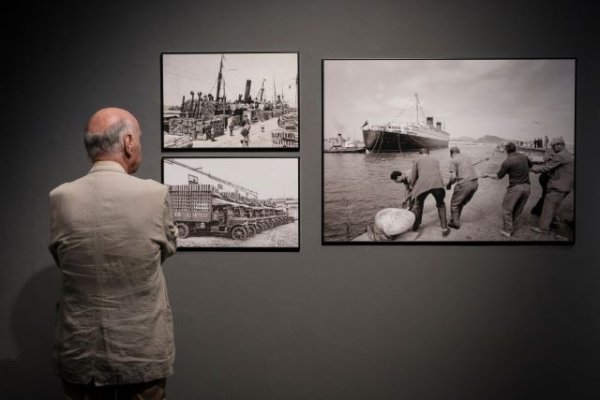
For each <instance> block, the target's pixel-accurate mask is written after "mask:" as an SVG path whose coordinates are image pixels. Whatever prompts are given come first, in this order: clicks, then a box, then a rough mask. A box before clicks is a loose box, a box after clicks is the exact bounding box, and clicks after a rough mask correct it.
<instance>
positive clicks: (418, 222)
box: [411, 201, 423, 231]
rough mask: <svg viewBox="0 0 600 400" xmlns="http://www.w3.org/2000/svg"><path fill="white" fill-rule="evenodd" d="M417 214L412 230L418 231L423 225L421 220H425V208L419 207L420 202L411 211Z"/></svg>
mask: <svg viewBox="0 0 600 400" xmlns="http://www.w3.org/2000/svg"><path fill="white" fill-rule="evenodd" d="M411 211H412V212H413V213H414V214H415V223H414V224H413V227H412V230H413V231H416V230H418V229H419V226H420V225H421V218H423V208H421V207H420V206H419V202H418V201H417V202H415V205H414V207H413V208H412V210H411Z"/></svg>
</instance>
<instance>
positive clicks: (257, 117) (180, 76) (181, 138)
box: [161, 53, 300, 151]
mask: <svg viewBox="0 0 600 400" xmlns="http://www.w3.org/2000/svg"><path fill="white" fill-rule="evenodd" d="M298 63H299V58H298V53H163V54H162V55H161V69H162V134H163V135H162V137H163V141H162V147H163V149H164V150H177V149H180V150H185V151H189V150H191V151H196V150H197V151H202V150H226V151H231V150H239V151H248V150H252V149H254V150H289V151H297V150H298V148H299V140H300V138H299V133H300V132H299V116H298V103H299V102H298V85H299V75H298Z"/></svg>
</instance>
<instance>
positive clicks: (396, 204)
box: [322, 58, 576, 244]
mask: <svg viewBox="0 0 600 400" xmlns="http://www.w3.org/2000/svg"><path fill="white" fill-rule="evenodd" d="M322 68H323V142H322V153H323V154H322V162H323V177H322V186H323V210H322V214H323V231H322V242H323V244H406V243H412V244H415V243H439V244H451V243H460V244H465V243H486V244H487V243H492V244H493V243H498V244H509V243H510V244H520V243H550V244H572V243H574V240H575V80H576V60H575V59H572V58H560V59H329V60H323V65H322Z"/></svg>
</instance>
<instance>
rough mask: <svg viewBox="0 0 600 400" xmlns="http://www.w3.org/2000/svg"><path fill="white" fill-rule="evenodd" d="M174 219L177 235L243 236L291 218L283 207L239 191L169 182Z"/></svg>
mask: <svg viewBox="0 0 600 400" xmlns="http://www.w3.org/2000/svg"><path fill="white" fill-rule="evenodd" d="M169 193H170V196H171V204H172V208H173V219H174V222H175V226H176V228H177V235H178V237H179V238H182V239H185V238H187V237H190V236H224V237H230V238H232V239H236V240H245V239H247V238H249V237H251V236H254V235H257V234H260V233H262V232H264V231H266V230H268V229H272V228H274V227H276V226H279V225H282V224H287V223H290V222H294V218H293V217H290V216H289V215H288V212H287V210H286V209H285V208H283V207H276V206H275V205H274V204H272V203H270V202H268V201H266V200H257V199H248V198H245V197H243V196H240V195H239V194H238V193H231V192H219V191H218V190H217V189H216V188H215V187H214V186H212V185H206V184H200V185H198V184H189V185H173V186H169Z"/></svg>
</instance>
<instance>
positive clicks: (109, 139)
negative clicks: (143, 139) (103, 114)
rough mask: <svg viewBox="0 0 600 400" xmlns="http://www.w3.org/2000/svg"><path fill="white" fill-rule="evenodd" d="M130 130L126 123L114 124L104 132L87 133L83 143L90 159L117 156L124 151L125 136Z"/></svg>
mask: <svg viewBox="0 0 600 400" xmlns="http://www.w3.org/2000/svg"><path fill="white" fill-rule="evenodd" d="M128 128H129V126H128V124H127V123H126V122H125V121H119V122H117V123H116V124H112V125H111V126H109V127H108V128H106V129H105V130H104V131H102V132H90V131H87V130H86V132H85V135H84V137H83V143H84V144H85V150H86V151H87V153H88V156H89V157H90V159H91V160H92V161H93V160H96V159H97V158H98V157H100V156H103V155H107V154H116V153H119V152H120V151H121V150H122V149H123V141H122V138H123V134H124V133H125V132H126V131H127V129H128Z"/></svg>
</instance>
